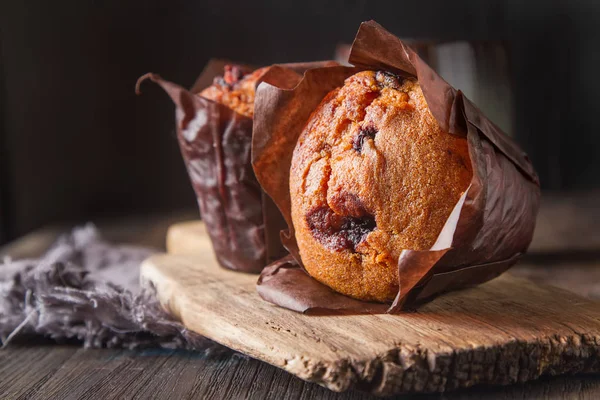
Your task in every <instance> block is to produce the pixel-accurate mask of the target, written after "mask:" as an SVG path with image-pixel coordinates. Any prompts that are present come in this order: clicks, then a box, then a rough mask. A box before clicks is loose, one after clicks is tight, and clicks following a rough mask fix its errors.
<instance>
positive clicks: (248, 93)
mask: <svg viewBox="0 0 600 400" xmlns="http://www.w3.org/2000/svg"><path fill="white" fill-rule="evenodd" d="M266 69H267V67H264V68H259V69H257V70H256V71H254V72H251V71H249V70H246V69H244V68H243V67H241V66H239V65H226V66H225V71H224V74H223V76H218V77H216V78H215V79H214V81H213V84H212V85H211V86H209V87H207V88H206V89H204V90H202V92H200V93H199V94H200V96H202V97H204V98H207V99H209V100H212V101H215V102H217V103H221V104H223V105H225V106H227V107H229V108H231V109H232V110H234V111H235V112H237V113H238V114H241V115H244V116H246V117H249V118H252V117H253V115H254V94H255V90H256V83H257V81H258V80H259V79H260V78H261V76H262V75H263V74H264V72H265V71H266Z"/></svg>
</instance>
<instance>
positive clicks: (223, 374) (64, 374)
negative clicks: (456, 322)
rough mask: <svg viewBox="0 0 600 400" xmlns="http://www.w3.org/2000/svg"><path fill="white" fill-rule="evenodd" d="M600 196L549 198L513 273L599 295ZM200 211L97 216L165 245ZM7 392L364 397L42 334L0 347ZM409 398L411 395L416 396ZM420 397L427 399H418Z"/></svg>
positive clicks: (587, 385)
mask: <svg viewBox="0 0 600 400" xmlns="http://www.w3.org/2000/svg"><path fill="white" fill-rule="evenodd" d="M598 204H600V193H597V192H596V193H592V194H589V193H588V194H585V195H576V196H568V197H565V196H546V197H545V199H544V202H543V207H542V211H541V213H540V218H539V219H538V228H537V231H536V235H535V238H534V242H533V244H532V247H531V254H530V255H528V256H527V258H526V259H525V260H524V261H523V262H522V263H521V264H519V265H518V266H517V267H515V268H514V269H513V270H512V272H511V273H513V274H515V275H518V276H525V277H528V278H530V279H532V280H535V281H537V282H542V283H547V284H553V285H557V286H561V287H563V288H565V289H568V290H571V291H574V292H577V293H579V294H582V295H585V296H587V297H590V298H594V299H599V300H600V229H599V228H598V227H597V226H594V225H593V223H594V221H596V222H600V207H598ZM195 216H196V214H195V213H194V212H184V213H174V214H172V215H167V216H165V215H161V216H155V217H148V216H145V217H144V218H131V219H121V220H119V222H106V223H99V224H98V225H99V227H100V229H101V230H102V231H103V233H104V234H105V236H106V237H107V238H109V239H110V240H113V241H119V242H128V243H139V244H143V245H150V246H155V247H159V248H160V247H162V246H164V238H165V234H166V229H167V227H168V226H169V225H170V224H172V223H174V222H178V221H184V220H187V219H191V218H195ZM66 227H67V226H60V227H49V228H44V229H41V230H39V231H36V232H33V233H31V234H29V235H27V236H25V237H23V238H21V239H19V240H17V241H15V242H13V243H10V244H9V245H6V246H4V247H2V248H0V257H3V256H5V255H7V254H10V255H11V256H13V257H15V258H17V257H30V256H35V255H38V254H40V253H41V252H42V251H43V250H44V249H45V248H46V247H47V246H48V245H49V244H50V243H51V242H52V241H53V240H54V239H55V238H56V236H57V235H58V234H59V233H60V232H62V231H64V230H65V228H66ZM430 397H432V398H443V399H480V398H482V399H540V398H544V399H563V398H564V399H571V398H581V399H596V398H600V376H597V375H587V376H586V375H583V376H569V377H555V378H552V377H546V378H543V379H540V380H538V381H534V382H531V383H528V384H521V385H512V386H506V387H474V388H471V389H468V390H461V391H457V392H452V393H446V394H441V395H440V394H438V395H432V396H430ZM0 398H1V399H88V398H89V399H95V398H102V399H113V398H114V399H130V398H131V399H133V398H136V399H147V398H157V399H167V398H168V399H191V398H194V399H196V398H198V399H205V398H206V399H208V398H215V399H241V398H252V399H263V398H269V399H316V398H319V399H320V398H325V399H341V398H344V399H346V398H348V399H367V398H370V396H368V395H365V394H363V393H360V392H356V391H352V392H346V393H342V394H338V393H333V392H330V391H328V390H327V389H324V388H322V387H320V386H317V385H315V384H311V383H307V382H304V381H302V380H300V379H298V378H296V377H294V376H292V375H290V374H288V373H286V372H284V371H282V370H279V369H277V368H275V367H272V366H270V365H268V364H265V363H262V362H260V361H256V360H253V359H250V358H248V357H245V356H242V355H239V354H236V353H232V352H230V351H227V350H224V349H221V348H219V347H215V348H213V349H211V350H210V351H204V352H191V351H180V350H145V351H128V350H112V349H105V350H84V349H81V348H80V347H79V346H78V345H77V344H75V343H74V344H71V345H55V344H52V343H49V342H47V341H44V340H41V339H39V338H36V339H33V338H32V339H30V340H21V341H20V342H19V343H16V344H11V346H9V347H8V348H6V349H3V350H1V351H0ZM411 398H412V397H411ZM415 398H418V399H421V398H428V396H423V395H421V396H416V397H415Z"/></svg>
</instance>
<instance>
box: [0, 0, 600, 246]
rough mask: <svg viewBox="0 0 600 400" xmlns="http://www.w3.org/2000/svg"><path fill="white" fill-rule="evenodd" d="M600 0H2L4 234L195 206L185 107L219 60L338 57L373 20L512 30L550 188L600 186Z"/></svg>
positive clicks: (531, 137)
mask: <svg viewBox="0 0 600 400" xmlns="http://www.w3.org/2000/svg"><path fill="white" fill-rule="evenodd" d="M596 4H598V2H594V1H587V2H586V1H571V2H569V1H513V2H501V1H476V0H471V1H463V2H457V1H370V2H368V1H330V2H325V1H317V0H305V1H298V2H290V1H284V0H281V1H261V2H251V1H239V0H230V1H223V2H221V1H182V0H176V1H169V2H167V1H157V0H145V1H141V0H133V1H121V0H119V1H117V0H107V1H92V0H80V1H53V2H50V1H41V0H35V1H27V0H23V1H10V2H9V1H2V2H0V122H1V124H0V243H2V242H3V241H6V240H9V239H11V238H14V237H16V236H19V235H21V234H23V233H26V232H28V231H30V230H32V229H35V228H37V227H39V226H41V225H44V224H48V223H54V222H58V221H78V220H85V219H96V218H103V217H106V216H115V215H122V214H123V215H124V214H130V213H137V214H140V213H142V214H143V213H154V212H164V211H168V210H175V209H180V208H184V207H194V206H195V201H194V196H193V193H192V190H191V188H190V186H189V183H188V181H187V176H186V174H185V171H184V168H183V164H182V162H181V159H180V155H179V150H178V147H177V143H176V140H175V135H174V133H173V106H172V104H171V102H170V100H169V99H168V98H167V96H166V95H164V94H163V93H162V92H160V90H159V89H158V88H155V87H153V86H152V85H149V84H148V85H146V86H144V95H143V96H140V97H136V95H135V94H134V90H133V88H134V83H135V81H136V79H137V77H138V76H140V75H141V74H143V73H145V72H148V71H153V72H158V73H160V74H161V75H163V76H164V77H166V78H168V79H170V80H172V81H175V82H178V83H181V84H183V85H184V86H190V85H191V84H192V83H193V81H194V80H195V78H196V77H197V75H198V74H199V72H200V71H201V69H202V67H203V66H204V64H205V63H206V61H207V60H208V59H209V58H211V57H224V58H230V59H235V60H240V61H245V62H248V63H253V64H257V65H261V64H269V63H273V62H287V61H305V60H314V59H328V58H331V57H332V55H333V53H334V50H335V47H336V44H338V43H341V42H346V43H348V42H351V40H352V38H353V37H354V34H355V32H356V30H357V28H358V25H359V23H360V22H361V21H363V20H367V19H371V18H372V19H375V20H377V21H378V22H379V23H381V24H382V25H384V26H385V27H386V28H387V29H389V30H391V31H392V32H394V33H395V34H398V35H400V36H402V37H412V38H418V39H434V40H444V41H447V40H469V41H502V42H503V43H506V44H507V48H508V49H509V50H510V52H509V55H510V57H509V68H510V74H511V75H510V76H511V81H512V86H513V97H514V98H513V99H510V101H511V102H512V104H514V113H513V115H514V124H513V126H514V127H515V131H514V132H513V135H514V136H515V137H516V138H517V141H518V142H520V143H521V144H522V146H523V147H524V148H525V149H526V151H527V152H528V153H529V154H530V156H531V158H532V160H533V162H534V164H535V166H536V168H537V170H538V172H539V173H540V177H541V181H542V185H543V188H544V189H545V190H546V191H573V190H575V191H582V190H589V189H592V188H598V187H599V186H600V179H599V178H598V175H599V174H600V157H598V149H600V132H599V131H598V126H597V123H596V121H597V120H598V114H599V113H600V107H598V106H599V104H600V100H599V96H598V93H600V78H599V77H598V76H599V74H598V71H600V44H599V43H600V28H599V25H600V13H599V11H600V7H599V6H597V5H596Z"/></svg>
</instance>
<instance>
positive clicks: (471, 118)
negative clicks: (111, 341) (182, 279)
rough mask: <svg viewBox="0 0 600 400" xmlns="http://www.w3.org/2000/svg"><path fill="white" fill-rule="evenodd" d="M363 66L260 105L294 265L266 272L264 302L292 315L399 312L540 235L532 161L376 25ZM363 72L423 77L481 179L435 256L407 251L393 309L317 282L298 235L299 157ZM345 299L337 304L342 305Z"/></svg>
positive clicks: (264, 171)
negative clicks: (321, 111)
mask: <svg viewBox="0 0 600 400" xmlns="http://www.w3.org/2000/svg"><path fill="white" fill-rule="evenodd" d="M349 62H350V64H352V65H353V66H354V67H328V68H319V69H313V70H310V71H307V72H306V73H305V74H304V78H303V79H302V81H300V82H299V84H298V85H297V86H296V87H294V88H293V89H286V88H282V87H277V86H276V85H272V84H268V83H263V84H261V85H259V87H258V91H257V94H256V100H255V116H256V117H255V120H254V142H253V165H254V170H255V172H256V175H257V178H258V181H259V182H260V183H261V185H262V187H263V189H264V190H265V191H266V192H267V193H268V194H269V195H270V196H271V197H272V198H273V200H274V201H275V203H276V204H277V206H278V207H279V209H280V210H281V212H282V214H283V216H284V218H285V220H286V222H287V224H288V230H287V231H284V232H282V241H283V243H284V245H285V246H286V247H287V248H288V250H289V251H290V254H291V255H292V256H293V259H292V258H288V259H286V260H284V261H283V262H277V263H274V264H272V265H270V266H269V267H267V268H265V270H263V273H262V274H261V277H260V279H259V282H258V285H257V289H258V292H259V294H260V295H261V296H262V298H263V299H265V300H267V301H269V302H272V303H275V304H277V305H280V306H283V307H287V308H289V309H292V310H295V311H299V312H307V311H311V310H350V311H354V312H383V311H387V312H397V311H399V310H401V309H403V308H406V307H411V306H414V305H416V304H418V303H420V302H422V301H425V300H428V299H431V298H432V297H434V296H435V295H438V294H440V293H443V292H446V291H449V290H454V289H459V288H462V287H465V286H470V285H476V284H479V283H482V282H485V281H487V280H490V279H492V278H494V277H496V276H498V275H500V274H501V273H502V272H504V271H506V270H507V269H508V268H509V267H511V266H512V265H513V264H514V263H515V262H516V261H517V260H518V259H519V257H520V256H521V255H522V254H523V253H524V252H525V251H526V249H527V247H528V246H529V243H530V242H531V239H532V236H533V230H534V227H535V217H536V214H537V210H538V206H539V197H540V189H539V181H538V177H537V175H536V173H535V171H534V169H533V167H532V165H531V163H530V161H529V159H528V158H527V155H526V154H525V153H524V152H523V151H522V150H520V149H519V147H518V146H517V145H516V144H515V143H514V142H513V141H512V140H511V139H510V138H509V137H508V136H506V135H505V134H504V133H503V132H501V131H500V129H499V128H498V127H497V126H496V125H494V124H493V123H492V122H491V121H489V120H488V119H487V118H486V117H485V116H484V115H483V114H482V112H481V111H480V110H479V109H478V108H477V107H476V106H475V105H474V104H473V103H471V101H469V99H467V98H466V97H465V96H464V95H463V94H462V92H461V91H459V90H456V89H454V88H453V87H451V86H450V85H449V84H448V83H447V82H446V81H444V80H443V79H442V78H441V77H440V76H439V75H438V74H437V73H436V72H435V71H433V70H432V69H431V68H430V67H429V66H428V65H427V64H426V63H425V62H424V61H423V60H422V59H421V58H419V56H418V55H417V54H416V53H415V52H414V51H413V50H412V49H411V48H410V47H408V46H407V45H406V44H404V43H403V42H402V41H401V40H400V39H398V38H397V37H395V36H394V35H392V34H391V33H389V32H388V31H386V30H385V29H384V28H383V27H381V26H380V25H379V24H377V23H376V22H374V21H369V22H364V23H363V24H361V26H360V29H359V31H358V33H357V36H356V38H355V40H354V43H353V45H352V50H351V53H350V59H349ZM360 70H386V71H390V72H393V73H396V74H399V75H401V76H412V77H416V78H417V79H418V81H419V83H420V85H421V88H422V90H423V94H424V96H425V99H426V101H427V104H428V105H429V108H430V110H431V112H432V114H433V116H434V117H435V118H436V119H437V121H438V123H439V124H440V127H441V128H442V129H443V130H444V131H447V132H448V133H449V134H453V135H459V136H463V137H466V138H467V141H468V144H469V154H470V157H471V163H472V166H473V177H472V180H471V183H470V185H469V187H468V189H467V191H466V192H465V193H464V194H463V196H462V197H461V198H460V200H459V201H458V203H457V204H456V206H455V208H454V210H453V211H452V213H451V215H450V216H449V217H448V220H447V221H446V224H445V225H444V227H443V229H442V231H441V232H440V234H439V237H438V239H437V241H436V243H435V244H434V246H433V247H432V248H431V249H430V250H426V251H415V250H410V249H407V250H404V251H402V253H401V255H400V257H399V260H398V284H399V291H398V295H397V296H396V299H395V301H394V302H393V304H392V305H391V306H390V305H382V304H374V303H368V302H363V301H358V300H355V299H351V298H349V297H346V296H344V295H342V294H339V293H336V292H334V291H333V290H331V289H330V288H328V287H327V286H325V285H323V284H321V283H319V282H317V281H316V280H315V279H312V278H310V277H309V279H306V278H305V277H302V278H300V276H301V275H300V274H304V275H306V276H308V274H306V273H305V272H304V270H302V269H301V268H302V260H301V258H300V257H299V254H298V248H297V244H296V241H295V237H294V230H293V225H292V221H291V211H290V210H291V206H290V195H289V170H290V165H291V159H292V153H293V150H294V147H295V144H296V141H297V139H298V136H299V135H300V133H301V132H302V130H303V128H304V126H305V124H306V122H307V120H308V118H309V116H310V114H311V112H312V111H313V110H314V109H315V108H316V106H317V105H318V104H319V103H320V101H321V100H322V99H323V97H324V96H325V95H326V94H327V93H328V92H329V91H330V90H332V89H334V88H336V87H340V86H342V85H343V83H344V80H345V79H346V78H347V77H349V76H351V75H353V74H354V73H356V72H358V71H360ZM334 299H335V300H334Z"/></svg>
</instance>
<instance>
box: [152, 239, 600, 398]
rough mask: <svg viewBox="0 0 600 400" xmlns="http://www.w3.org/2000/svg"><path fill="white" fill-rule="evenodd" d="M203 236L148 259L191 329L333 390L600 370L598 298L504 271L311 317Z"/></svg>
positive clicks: (387, 390)
mask: <svg viewBox="0 0 600 400" xmlns="http://www.w3.org/2000/svg"><path fill="white" fill-rule="evenodd" d="M171 232H172V231H171ZM199 238H200V240H198V239H199ZM196 240H198V241H197V242H196V243H195V244H194V248H195V254H194V255H190V254H178V255H177V254H171V255H166V254H165V255H157V256H154V257H152V258H150V259H149V260H147V261H146V262H145V263H144V264H143V266H142V279H143V281H144V282H146V283H148V282H152V284H153V285H154V286H155V287H156V289H157V292H158V296H159V299H160V300H161V302H162V303H163V305H164V306H165V307H166V308H168V309H169V310H170V311H171V312H172V313H173V314H175V315H176V316H178V317H179V318H180V319H181V320H182V321H183V323H184V324H185V325H186V326H187V327H188V328H189V329H191V330H193V331H196V332H197V333H199V334H201V335H204V336H206V337H208V338H210V339H213V340H214V341H216V342H218V343H221V344H223V345H225V346H227V347H230V348H232V349H234V350H237V351H240V352H242V353H245V354H248V355H250V356H251V357H254V358H257V359H259V360H263V361H266V362H268V363H270V364H272V365H275V366H277V367H280V368H282V369H284V370H286V371H288V372H290V373H292V374H294V375H296V376H298V377H300V378H302V379H304V380H307V381H311V382H316V383H319V384H321V385H323V386H325V387H327V388H329V389H331V390H334V391H344V390H347V389H349V388H359V389H362V390H366V391H369V392H372V393H375V394H378V395H388V394H395V393H405V392H438V391H447V390H452V389H457V388H460V387H469V386H472V385H475V384H481V383H485V384H509V383H515V382H525V381H528V380H531V379H536V378H538V377H539V376H541V375H559V374H565V373H575V372H596V371H599V370H600V360H599V357H598V356H599V354H600V307H599V305H598V303H595V302H593V301H590V300H587V299H584V298H582V297H579V296H577V295H574V294H572V293H569V292H566V291H563V290H561V289H557V288H552V287H548V286H538V285H536V284H534V283H532V282H530V281H527V280H524V279H519V278H516V277H513V276H511V275H509V274H505V275H503V276H501V277H500V278H498V279H496V280H494V281H491V282H489V283H487V284H484V285H482V286H479V287H476V288H472V289H467V290H463V291H460V292H454V293H450V294H447V295H445V296H442V297H440V298H438V299H437V300H435V301H433V302H432V303H429V304H427V305H425V306H423V307H421V308H420V309H419V310H418V311H417V312H414V313H406V314H402V315H341V314H338V315H319V316H315V315H303V314H298V313H295V312H292V311H289V310H286V309H283V308H279V307H276V306H273V305H271V304H269V303H266V302H264V301H262V300H261V299H260V298H259V296H258V295H257V293H256V291H255V287H254V286H255V282H256V278H257V277H256V275H250V274H244V273H238V272H232V271H228V270H224V269H222V268H219V267H218V266H217V264H216V261H215V259H214V256H213V253H212V249H211V247H210V241H209V240H208V237H207V236H204V235H196ZM170 248H171V247H170Z"/></svg>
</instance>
